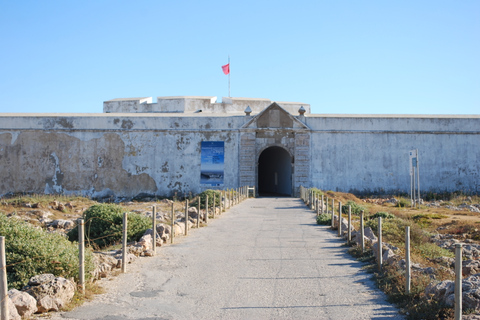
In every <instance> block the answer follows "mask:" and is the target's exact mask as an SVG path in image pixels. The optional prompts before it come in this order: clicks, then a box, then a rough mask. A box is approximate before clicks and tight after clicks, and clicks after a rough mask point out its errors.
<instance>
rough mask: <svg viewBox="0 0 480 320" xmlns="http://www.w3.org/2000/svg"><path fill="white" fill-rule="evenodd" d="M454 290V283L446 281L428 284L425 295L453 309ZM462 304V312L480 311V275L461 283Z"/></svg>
mask: <svg viewBox="0 0 480 320" xmlns="http://www.w3.org/2000/svg"><path fill="white" fill-rule="evenodd" d="M454 289H455V283H454V282H453V281H450V280H446V281H442V282H437V283H431V284H429V285H428V286H427V288H426V289H425V294H426V295H428V296H430V297H432V298H433V299H435V300H438V301H441V302H443V303H445V304H446V305H447V306H449V307H453V305H454V301H455V294H454ZM462 302H463V304H462V308H463V310H469V309H470V310H476V311H479V310H480V274H476V275H473V276H470V277H468V278H466V279H464V280H463V281H462Z"/></svg>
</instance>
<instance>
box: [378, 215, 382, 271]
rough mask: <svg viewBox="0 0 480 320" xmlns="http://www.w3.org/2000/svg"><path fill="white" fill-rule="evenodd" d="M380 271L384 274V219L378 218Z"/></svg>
mask: <svg viewBox="0 0 480 320" xmlns="http://www.w3.org/2000/svg"><path fill="white" fill-rule="evenodd" d="M377 244H378V271H380V272H382V265H383V246H382V217H378V243H377Z"/></svg>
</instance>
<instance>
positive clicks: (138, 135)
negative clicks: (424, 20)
mask: <svg viewBox="0 0 480 320" xmlns="http://www.w3.org/2000/svg"><path fill="white" fill-rule="evenodd" d="M299 119H301V121H302V122H304V123H305V124H306V125H307V126H308V128H309V129H306V128H300V127H298V126H296V125H292V126H291V127H289V128H284V129H282V128H275V129H274V128H270V127H268V126H269V125H267V126H266V127H261V126H259V127H252V128H249V129H245V128H244V129H242V127H243V126H245V125H248V123H250V122H251V120H252V117H247V116H243V115H238V116H235V115H228V114H225V113H223V114H215V115H212V114H208V113H207V114H203V113H199V114H181V113H179V114H167V113H152V114H141V113H123V114H122V113H104V114H64V115H60V114H2V115H0V195H2V194H6V193H8V192H35V193H44V192H45V193H55V192H58V193H62V192H63V193H78V194H85V195H90V196H107V195H115V196H134V195H137V194H139V193H147V194H157V195H170V194H171V193H172V192H175V191H177V192H180V193H183V192H190V191H191V192H193V193H197V192H200V191H202V190H203V189H204V187H202V186H201V185H200V144H201V141H225V187H227V188H232V187H238V186H239V185H240V174H239V171H240V170H242V168H243V166H242V161H246V160H245V157H247V158H248V168H247V169H248V170H247V171H248V175H246V176H245V177H244V178H243V179H244V180H242V181H247V180H248V181H250V182H253V180H252V177H251V175H250V172H253V169H252V166H255V162H256V161H257V160H258V156H259V155H260V153H261V151H262V150H264V149H265V148H267V147H269V146H271V145H278V146H282V147H284V148H285V149H286V150H289V152H290V153H292V154H293V155H294V157H295V164H294V170H295V172H293V175H294V177H293V179H292V181H293V182H294V185H295V188H298V185H299V184H303V185H307V186H316V187H319V188H322V189H331V190H341V191H355V192H369V191H383V192H399V191H401V192H407V191H408V190H409V186H410V182H409V181H410V180H409V170H408V169H409V166H408V151H409V150H411V149H418V150H419V153H420V176H421V182H420V183H421V189H422V190H425V191H427V190H428V191H454V190H463V191H466V192H476V193H478V192H479V191H480V190H479V178H480V177H479V173H480V116H470V117H468V116H365V115H359V116H354V115H309V116H307V117H305V118H299ZM270 120H271V121H270V122H268V121H267V122H264V120H261V123H267V124H268V123H277V122H276V121H274V120H275V119H270ZM287 120H288V119H287ZM279 123H280V122H279ZM242 130H244V131H245V130H248V133H247V131H245V132H244V133H243V135H244V136H246V135H248V136H249V137H250V138H249V139H255V140H253V141H250V140H248V141H247V142H248V144H246V145H245V148H246V147H248V148H249V149H248V150H246V149H245V150H246V151H245V150H244V151H242V152H243V153H241V152H240V150H241V149H242V148H241V146H240V142H239V141H240V132H243V131H242ZM282 130H283V131H282ZM282 135H284V136H282ZM293 137H295V141H294V140H293ZM297 140H298V141H297ZM300 140H301V141H300ZM293 146H294V147H293ZM247 151H248V152H247ZM250 153H252V154H250ZM253 153H254V154H253ZM301 163H302V165H300V164H301ZM305 166H307V167H305ZM253 174H255V173H253ZM247 178H248V179H247ZM245 179H247V180H245Z"/></svg>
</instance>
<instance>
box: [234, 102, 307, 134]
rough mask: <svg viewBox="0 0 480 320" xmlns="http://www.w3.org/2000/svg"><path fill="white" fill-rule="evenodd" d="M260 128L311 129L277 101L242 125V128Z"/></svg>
mask: <svg viewBox="0 0 480 320" xmlns="http://www.w3.org/2000/svg"><path fill="white" fill-rule="evenodd" d="M260 128H264V129H267V128H285V129H287V128H288V129H309V128H308V126H307V125H305V124H304V123H303V122H301V121H300V120H298V119H297V118H295V117H294V116H292V115H291V114H290V113H288V112H287V111H286V110H285V109H283V108H282V107H280V106H279V105H278V104H277V103H276V102H274V103H272V104H271V105H269V106H268V107H267V108H265V109H264V110H263V111H262V112H260V113H259V114H257V115H256V116H254V117H253V118H252V119H251V120H250V121H248V122H247V123H245V124H244V125H243V126H242V129H260Z"/></svg>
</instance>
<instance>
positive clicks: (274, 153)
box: [238, 102, 311, 197]
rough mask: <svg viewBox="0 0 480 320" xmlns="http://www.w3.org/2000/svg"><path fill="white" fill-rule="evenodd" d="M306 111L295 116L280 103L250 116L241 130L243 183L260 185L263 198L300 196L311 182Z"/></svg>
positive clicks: (240, 155) (240, 179) (240, 180)
mask: <svg viewBox="0 0 480 320" xmlns="http://www.w3.org/2000/svg"><path fill="white" fill-rule="evenodd" d="M303 113H304V110H302V109H300V110H299V115H298V116H292V115H291V114H290V113H288V112H287V111H286V110H285V109H283V108H282V107H280V106H279V105H278V104H277V103H275V102H274V103H272V104H271V105H270V106H269V107H268V108H266V109H264V110H263V111H262V112H260V113H259V114H258V115H256V116H254V117H250V116H248V115H247V117H246V120H247V121H246V122H245V124H244V125H243V126H242V128H241V129H240V145H239V154H238V164H239V165H238V170H239V184H240V185H241V186H256V187H257V190H258V192H257V194H259V195H261V196H286V197H292V196H293V197H295V196H298V195H299V192H300V186H302V185H303V186H306V185H308V184H309V183H310V160H311V155H310V150H311V148H310V128H309V127H308V126H307V125H306V124H305V123H304V122H305V116H304V115H303Z"/></svg>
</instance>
